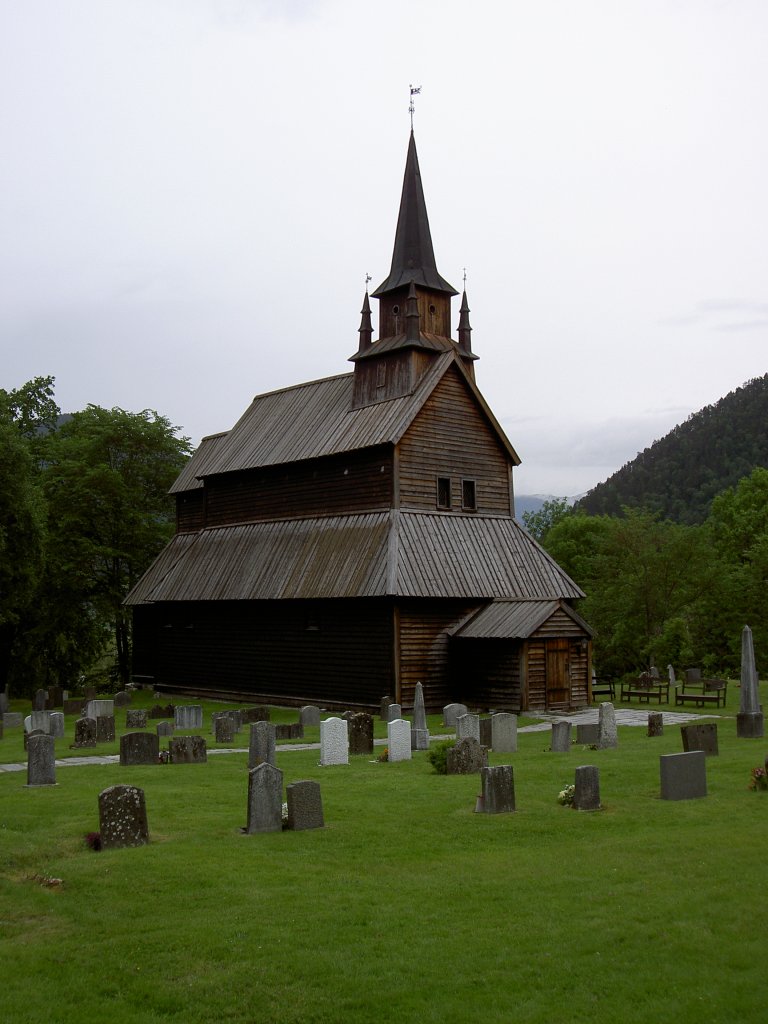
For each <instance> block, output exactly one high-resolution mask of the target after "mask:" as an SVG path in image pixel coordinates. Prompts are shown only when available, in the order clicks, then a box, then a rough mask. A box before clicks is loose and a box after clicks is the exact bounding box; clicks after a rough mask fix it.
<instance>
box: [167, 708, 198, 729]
mask: <svg viewBox="0 0 768 1024" xmlns="http://www.w3.org/2000/svg"><path fill="white" fill-rule="evenodd" d="M173 724H174V725H175V726H176V728H177V729H202V727H203V708H202V705H201V704H177V705H176V707H175V708H174V709H173Z"/></svg>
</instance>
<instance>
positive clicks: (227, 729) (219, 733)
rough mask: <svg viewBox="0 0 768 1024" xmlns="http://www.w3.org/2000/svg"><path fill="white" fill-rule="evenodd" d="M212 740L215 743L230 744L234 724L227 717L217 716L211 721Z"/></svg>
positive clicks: (233, 734) (233, 732) (233, 735)
mask: <svg viewBox="0 0 768 1024" xmlns="http://www.w3.org/2000/svg"><path fill="white" fill-rule="evenodd" d="M213 738H214V740H215V741H216V743H232V741H233V740H234V738H235V723H234V721H233V720H232V719H231V718H230V717H229V715H217V716H216V717H215V718H214V720H213Z"/></svg>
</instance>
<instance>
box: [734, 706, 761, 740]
mask: <svg viewBox="0 0 768 1024" xmlns="http://www.w3.org/2000/svg"><path fill="white" fill-rule="evenodd" d="M763 729H764V723H763V712H762V711H755V712H746V713H742V712H741V711H739V712H738V713H737V715H736V735H737V736H738V737H739V739H740V740H759V739H762V737H763Z"/></svg>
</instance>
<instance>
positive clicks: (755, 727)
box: [736, 626, 763, 740]
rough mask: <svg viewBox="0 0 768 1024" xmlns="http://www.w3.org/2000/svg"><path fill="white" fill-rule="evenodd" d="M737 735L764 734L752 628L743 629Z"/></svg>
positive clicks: (754, 738)
mask: <svg viewBox="0 0 768 1024" xmlns="http://www.w3.org/2000/svg"><path fill="white" fill-rule="evenodd" d="M736 735H737V736H738V737H739V739H745V740H756V739H760V738H761V737H762V735H763V712H762V710H761V708H760V694H759V689H758V679H757V668H756V666H755V649H754V645H753V641H752V630H751V629H750V628H749V626H745V627H744V629H743V630H742V631H741V690H740V691H739V711H738V714H737V715H736Z"/></svg>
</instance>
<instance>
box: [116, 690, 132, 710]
mask: <svg viewBox="0 0 768 1024" xmlns="http://www.w3.org/2000/svg"><path fill="white" fill-rule="evenodd" d="M114 699H115V707H116V708H125V707H128V705H129V704H130V703H131V695H130V693H128V691H127V690H118V691H117V693H116V694H115V698H114Z"/></svg>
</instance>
